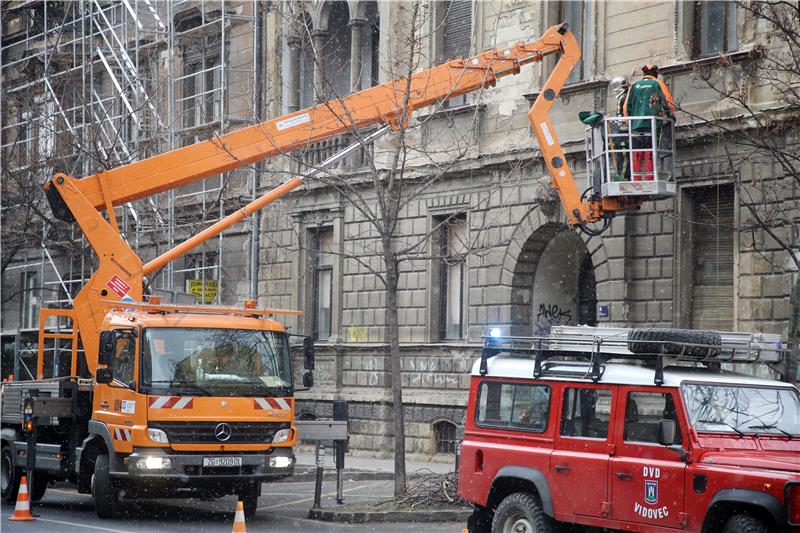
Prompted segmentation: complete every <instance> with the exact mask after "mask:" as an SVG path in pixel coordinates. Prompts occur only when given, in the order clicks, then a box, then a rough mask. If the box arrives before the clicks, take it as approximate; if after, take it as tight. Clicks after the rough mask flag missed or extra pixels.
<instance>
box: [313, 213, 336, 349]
mask: <svg viewBox="0 0 800 533" xmlns="http://www.w3.org/2000/svg"><path fill="white" fill-rule="evenodd" d="M313 254H314V302H315V304H314V317H313V322H314V338H315V339H318V340H328V338H329V337H330V336H331V318H332V313H331V301H332V300H333V256H334V247H333V228H329V227H328V228H318V229H316V230H314V232H313Z"/></svg>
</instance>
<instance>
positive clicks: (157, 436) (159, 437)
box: [147, 428, 169, 444]
mask: <svg viewBox="0 0 800 533" xmlns="http://www.w3.org/2000/svg"><path fill="white" fill-rule="evenodd" d="M147 436H148V437H150V440H151V441H153V442H157V443H159V444H169V439H168V438H167V434H166V433H164V432H163V431H162V430H160V429H154V428H147Z"/></svg>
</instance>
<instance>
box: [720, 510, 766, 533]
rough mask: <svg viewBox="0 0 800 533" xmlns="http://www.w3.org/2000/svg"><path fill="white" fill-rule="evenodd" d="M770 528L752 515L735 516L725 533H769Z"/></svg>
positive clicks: (726, 526)
mask: <svg viewBox="0 0 800 533" xmlns="http://www.w3.org/2000/svg"><path fill="white" fill-rule="evenodd" d="M768 531H769V528H768V527H767V524H765V523H764V522H763V521H762V520H760V519H758V518H756V517H755V516H753V515H751V514H745V513H742V514H735V515H733V516H732V517H731V518H730V520H728V522H727V523H726V524H725V529H724V530H723V533H767V532H768Z"/></svg>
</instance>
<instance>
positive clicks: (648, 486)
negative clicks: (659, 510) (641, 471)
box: [644, 479, 658, 505]
mask: <svg viewBox="0 0 800 533" xmlns="http://www.w3.org/2000/svg"><path fill="white" fill-rule="evenodd" d="M644 501H646V502H647V503H649V504H651V505H652V504H656V503H658V481H656V480H655V479H646V480H645V481H644Z"/></svg>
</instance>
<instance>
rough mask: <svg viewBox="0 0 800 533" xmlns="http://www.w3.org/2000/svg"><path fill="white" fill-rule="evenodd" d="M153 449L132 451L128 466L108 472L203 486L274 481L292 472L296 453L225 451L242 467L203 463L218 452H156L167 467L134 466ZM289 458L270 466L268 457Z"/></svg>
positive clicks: (126, 478) (135, 479) (121, 477)
mask: <svg viewBox="0 0 800 533" xmlns="http://www.w3.org/2000/svg"><path fill="white" fill-rule="evenodd" d="M148 455H156V454H155V453H152V452H149V451H148V452H143V451H135V452H134V453H132V454H131V455H129V456H128V457H127V458H126V459H125V460H124V462H123V463H124V465H125V466H126V467H127V470H121V471H115V472H111V473H110V474H111V477H112V478H113V479H114V480H115V481H117V483H119V484H120V485H128V484H131V485H140V484H141V485H151V484H152V485H164V486H172V487H185V488H205V487H208V486H210V485H232V484H243V483H249V482H253V481H275V480H278V479H283V478H285V477H289V476H291V475H292V474H293V473H294V465H295V457H294V453H293V452H292V450H291V448H274V449H273V450H270V453H268V454H267V453H263V454H262V453H257V454H256V453H254V454H250V453H248V454H236V453H230V454H225V457H239V458H241V459H242V466H241V467H222V468H220V467H216V468H207V467H203V459H204V458H205V457H213V456H215V455H219V454H202V453H197V454H183V453H181V454H170V453H157V455H158V456H159V457H162V458H167V459H170V461H171V465H170V466H169V468H164V469H158V470H144V469H140V468H138V467H137V463H138V459H140V458H142V457H146V456H148ZM275 458H288V459H289V461H290V463H289V465H288V466H286V467H276V466H270V459H275Z"/></svg>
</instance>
